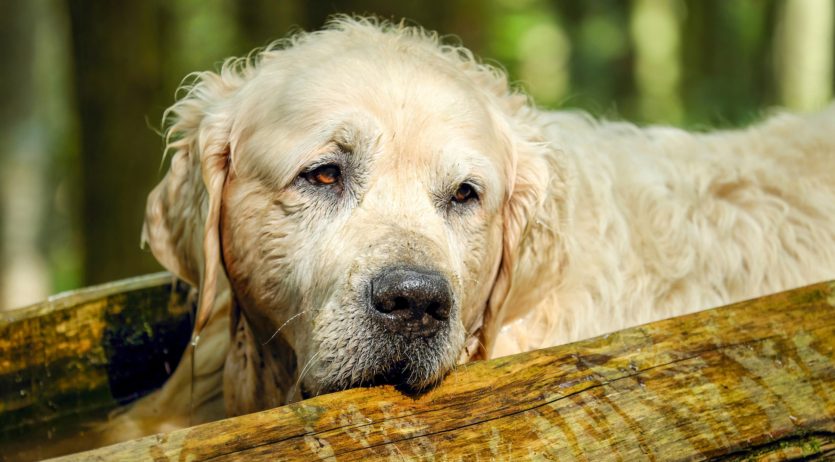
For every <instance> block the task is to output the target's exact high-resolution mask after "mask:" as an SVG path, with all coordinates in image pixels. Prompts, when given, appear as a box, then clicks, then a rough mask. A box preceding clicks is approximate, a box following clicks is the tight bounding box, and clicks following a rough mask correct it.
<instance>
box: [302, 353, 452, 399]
mask: <svg viewBox="0 0 835 462" xmlns="http://www.w3.org/2000/svg"><path fill="white" fill-rule="evenodd" d="M447 372H449V370H448V369H446V370H444V369H438V370H436V371H425V370H422V371H418V370H416V369H415V368H414V367H412V366H411V365H410V364H409V363H408V362H407V361H397V362H395V363H393V364H391V365H389V367H387V368H385V370H383V371H381V372H376V373H374V372H372V371H369V372H368V373H367V374H368V375H367V376H366V377H364V378H360V379H353V380H347V381H346V380H345V379H344V378H342V377H339V376H336V377H333V378H329V377H324V378H322V380H321V382H319V383H315V384H304V385H302V388H301V393H302V397H303V398H305V399H307V398H311V397H313V396H317V395H323V394H328V393H335V392H337V391H342V390H347V389H350V388H357V387H375V386H380V385H392V386H394V387H395V388H396V389H398V390H400V391H401V392H403V393H406V394H410V395H413V394H420V393H422V392H425V391H427V390H429V389H431V388H433V387H435V386H436V385H437V384H438V383H440V382H441V380H442V379H443V377H444V376H445V375H446V373H447Z"/></svg>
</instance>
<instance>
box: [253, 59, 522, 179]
mask: <svg viewBox="0 0 835 462" xmlns="http://www.w3.org/2000/svg"><path fill="white" fill-rule="evenodd" d="M291 57H293V58H297V59H286V60H280V61H276V62H273V63H267V64H266V65H267V66H271V68H270V67H268V68H267V69H264V70H262V73H261V75H260V76H259V77H258V78H256V79H254V80H253V82H251V85H250V93H251V95H250V98H249V101H250V102H249V104H248V105H247V106H248V107H244V108H242V111H241V112H242V113H246V114H248V117H247V120H248V121H249V124H250V126H249V127H239V128H240V129H241V131H246V132H248V134H249V137H248V138H249V139H248V140H247V141H248V144H249V146H250V148H251V149H250V151H254V152H255V153H260V154H261V156H259V157H263V156H266V157H268V158H269V159H270V162H271V163H273V168H275V169H277V170H280V172H279V173H280V175H281V176H282V177H284V178H289V176H291V175H292V173H293V171H295V170H298V168H299V167H300V166H301V164H303V163H305V162H308V161H310V160H311V159H312V158H314V157H315V156H316V155H317V152H319V151H321V149H322V147H323V145H324V144H325V143H327V142H329V141H333V139H334V134H335V133H338V132H348V133H350V134H352V136H355V137H358V138H364V139H371V138H377V139H378V141H379V139H382V141H383V143H384V144H386V145H387V146H389V147H391V148H393V149H394V150H396V151H397V152H402V153H404V154H408V156H409V157H410V158H416V157H425V156H434V157H436V158H438V159H442V160H443V159H445V158H448V156H447V155H446V154H448V153H450V152H456V153H460V154H463V155H464V156H465V157H469V158H471V159H472V160H474V161H475V162H471V163H481V164H488V163H494V164H495V165H494V166H493V167H495V168H500V167H501V166H502V165H503V163H502V160H501V158H502V156H503V155H505V154H506V153H504V152H501V148H502V146H503V143H502V142H501V140H500V139H499V135H498V130H497V129H496V127H495V124H494V121H493V119H492V117H491V114H490V110H489V105H488V101H487V100H486V98H484V96H483V95H482V94H480V93H479V92H478V91H477V88H476V87H475V86H474V85H472V84H471V82H468V80H467V78H466V76H464V75H463V74H461V73H460V72H458V71H457V70H456V69H455V67H454V66H451V65H450V64H449V63H448V62H446V61H445V60H443V59H439V58H438V59H433V58H432V57H431V56H422V55H418V56H415V55H414V54H412V53H407V52H405V51H403V50H399V51H398V50H395V49H391V47H377V46H374V45H368V46H367V47H364V48H353V49H349V50H341V51H340V52H337V51H334V52H333V53H332V54H331V55H329V56H327V59H318V60H308V61H312V62H308V63H304V64H302V63H299V60H302V59H304V56H303V55H302V56H298V55H295V56H293V55H291ZM288 63H289V64H288ZM288 66H289V68H288ZM277 152H281V153H282V154H284V155H282V156H279V157H276V156H274V155H272V154H275V153H277ZM256 155H257V154H256ZM263 160H267V159H263ZM478 161H481V162H478ZM276 163H280V164H281V165H275V164H276Z"/></svg>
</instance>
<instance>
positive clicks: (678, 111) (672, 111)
mask: <svg viewBox="0 0 835 462" xmlns="http://www.w3.org/2000/svg"><path fill="white" fill-rule="evenodd" d="M681 9H683V4H682V3H681V2H679V1H668V0H636V1H635V2H633V3H632V14H631V17H630V32H631V35H632V43H633V46H634V47H635V82H636V83H637V86H638V92H639V96H638V97H639V108H640V112H641V116H642V117H643V119H644V121H646V122H652V123H659V122H660V123H672V124H676V123H680V122H681V120H682V119H683V113H684V109H683V106H682V102H681V91H680V90H681V88H680V84H681V74H682V72H681V54H680V49H681V39H682V37H681V29H682V27H681V25H682V21H681V18H682V17H683V14H682V11H681Z"/></svg>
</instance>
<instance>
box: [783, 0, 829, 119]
mask: <svg viewBox="0 0 835 462" xmlns="http://www.w3.org/2000/svg"><path fill="white" fill-rule="evenodd" d="M782 13H783V14H782V15H781V16H782V19H781V22H780V24H779V25H778V29H777V43H776V44H775V50H774V51H775V64H776V66H777V67H776V71H777V72H776V74H777V80H778V83H779V87H780V96H781V101H782V103H783V104H784V105H785V106H786V107H788V108H791V109H795V110H801V111H810V110H815V109H819V108H821V107H823V106H824V105H825V104H827V103H828V102H829V99H830V98H831V97H832V76H833V70H832V61H833V57H832V55H833V50H832V48H833V43H832V42H833V38H835V34H833V22H835V18H833V16H835V7H833V2H832V0H786V1H785V3H784V4H783V5H782Z"/></svg>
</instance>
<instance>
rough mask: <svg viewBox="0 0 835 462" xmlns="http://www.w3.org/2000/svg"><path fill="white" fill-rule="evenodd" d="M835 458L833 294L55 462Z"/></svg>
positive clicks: (776, 299) (759, 304)
mask: <svg viewBox="0 0 835 462" xmlns="http://www.w3.org/2000/svg"><path fill="white" fill-rule="evenodd" d="M812 456H815V457H820V458H825V459H829V458H835V283H833V282H830V283H821V284H817V285H812V286H809V287H805V288H801V289H797V290H794V291H789V292H785V293H781V294H777V295H773V296H768V297H763V298H760V299H757V300H753V301H748V302H743V303H739V304H736V305H731V306H728V307H724V308H719V309H715V310H709V311H704V312H700V313H696V314H692V315H688V316H683V317H679V318H673V319H669V320H665V321H660V322H656V323H652V324H648V325H644V326H640V327H636V328H632V329H627V330H624V331H620V332H617V333H613V334H610V335H607V336H603V337H599V338H595V339H591V340H588V341H583V342H578V343H575V344H571V345H565V346H560V347H556V348H550V349H545V350H539V351H534V352H530V353H526V354H521V355H516V356H511V357H506V358H499V359H495V360H491V361H484V362H477V363H472V364H469V365H466V366H464V367H460V368H458V369H456V370H455V371H453V372H452V373H451V374H449V376H448V377H447V378H446V379H445V380H444V382H443V384H442V385H441V386H439V387H437V388H435V389H433V390H431V391H429V392H426V393H424V394H422V395H420V396H409V395H406V394H403V393H401V392H400V391H398V390H396V389H395V388H392V387H389V386H382V387H375V388H359V389H353V390H347V391H344V392H340V393H334V394H331V395H325V396H320V397H316V398H313V399H310V400H307V401H303V402H300V403H296V404H292V405H289V406H285V407H281V408H276V409H272V410H268V411H264V412H260V413H255V414H250V415H246V416H241V417H237V418H232V419H226V420H222V421H218V422H214V423H210V424H205V425H201V426H197V427H192V428H187V429H183V430H179V431H175V432H172V433H169V434H162V435H156V436H151V437H146V438H142V439H138V440H134V441H129V442H125V443H121V444H118V445H113V446H110V447H106V448H102V449H98V450H95V451H90V452H85V453H80V454H76V455H72V456H68V457H65V458H62V459H60V460H64V461H82V460H83V461H89V460H144V459H151V458H153V459H154V460H205V459H211V460H216V461H226V460H247V461H256V460H276V459H280V460H312V459H315V458H322V459H329V460H340V461H348V460H378V459H395V460H400V459H404V460H423V459H440V460H516V459H542V460H575V459H576V460H593V461H597V460H634V459H639V460H694V459H714V458H729V459H731V460H783V459H791V458H801V457H812Z"/></svg>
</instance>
